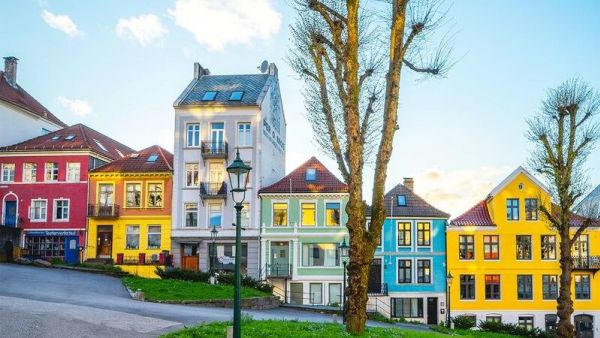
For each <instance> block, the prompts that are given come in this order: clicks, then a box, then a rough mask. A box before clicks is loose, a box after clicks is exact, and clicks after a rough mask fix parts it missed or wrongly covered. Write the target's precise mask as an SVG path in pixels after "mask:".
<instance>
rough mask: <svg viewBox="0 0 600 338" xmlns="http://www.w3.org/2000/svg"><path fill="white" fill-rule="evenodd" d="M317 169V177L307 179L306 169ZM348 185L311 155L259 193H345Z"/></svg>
mask: <svg viewBox="0 0 600 338" xmlns="http://www.w3.org/2000/svg"><path fill="white" fill-rule="evenodd" d="M307 169H315V170H316V179H315V180H314V181H309V180H306V170H307ZM345 192H348V185H346V183H344V182H342V181H340V180H339V179H338V178H337V177H335V175H334V174H332V173H331V171H329V170H328V169H327V167H325V166H324V165H323V163H321V162H320V161H319V160H318V159H317V158H316V157H314V156H313V157H311V158H310V159H309V160H308V161H306V162H304V163H303V164H302V165H300V166H299V167H298V168H296V169H295V170H294V171H292V172H291V173H289V174H288V175H287V176H285V177H284V178H282V179H281V180H279V181H277V182H275V183H273V184H271V185H270V186H268V187H265V188H262V189H261V190H260V191H259V193H286V194H289V193H345Z"/></svg>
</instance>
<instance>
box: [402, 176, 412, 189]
mask: <svg viewBox="0 0 600 338" xmlns="http://www.w3.org/2000/svg"><path fill="white" fill-rule="evenodd" d="M402 184H403V185H404V186H405V187H407V188H408V189H409V190H410V191H414V187H415V180H413V178H412V177H405V178H404V182H403V183H402Z"/></svg>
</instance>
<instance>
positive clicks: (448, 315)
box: [446, 272, 454, 328]
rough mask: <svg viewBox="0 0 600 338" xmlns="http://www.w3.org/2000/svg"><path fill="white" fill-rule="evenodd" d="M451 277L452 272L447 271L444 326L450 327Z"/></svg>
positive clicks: (452, 277)
mask: <svg viewBox="0 0 600 338" xmlns="http://www.w3.org/2000/svg"><path fill="white" fill-rule="evenodd" d="M453 279H454V276H452V274H451V273H450V272H448V275H446V288H447V292H446V294H447V295H448V297H447V299H446V327H448V328H450V321H451V320H452V317H451V316H450V286H452V280H453Z"/></svg>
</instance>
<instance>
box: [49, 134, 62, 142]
mask: <svg viewBox="0 0 600 338" xmlns="http://www.w3.org/2000/svg"><path fill="white" fill-rule="evenodd" d="M58 139H60V135H54V136H52V138H51V140H52V141H57V140H58Z"/></svg>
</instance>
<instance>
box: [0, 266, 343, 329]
mask: <svg viewBox="0 0 600 338" xmlns="http://www.w3.org/2000/svg"><path fill="white" fill-rule="evenodd" d="M244 313H246V314H249V315H251V316H252V317H253V318H255V319H270V318H276V319H289V320H292V319H296V320H303V321H314V322H331V321H332V320H333V318H332V316H330V315H322V314H319V313H312V312H305V311H297V310H293V309H282V308H279V309H274V310H263V311H254V310H252V311H244ZM231 318H232V310H231V309H226V308H212V307H199V306H184V305H170V304H157V303H146V302H138V301H134V300H132V299H131V298H130V297H129V294H128V292H127V290H126V289H125V287H124V286H123V285H122V284H121V281H120V280H119V279H117V278H113V277H108V276H103V275H97V274H90V273H85V272H78V271H68V270H59V269H45V268H37V267H31V266H22V265H16V264H0V337H2V338H9V337H36V338H37V337H40V338H42V337H49V338H50V337H52V338H54V337H61V338H63V337H65V338H67V337H111V338H116V337H156V336H159V335H160V334H162V333H165V332H169V331H173V330H176V329H179V328H182V327H183V326H190V325H196V324H198V323H201V322H210V321H224V320H231Z"/></svg>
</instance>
